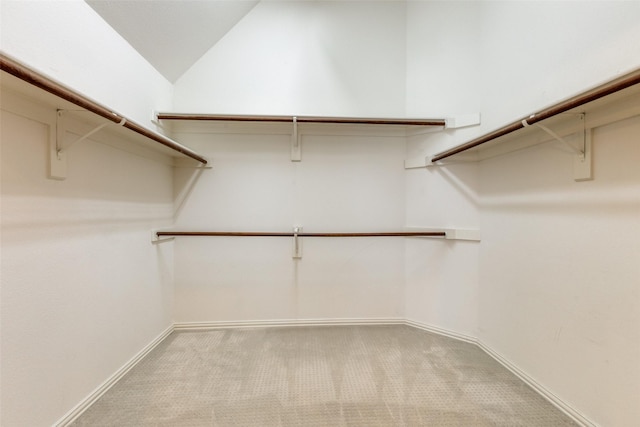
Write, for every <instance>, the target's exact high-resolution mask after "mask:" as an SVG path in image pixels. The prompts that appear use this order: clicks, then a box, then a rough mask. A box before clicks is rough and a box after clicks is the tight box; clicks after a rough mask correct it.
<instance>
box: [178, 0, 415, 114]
mask: <svg viewBox="0 0 640 427" xmlns="http://www.w3.org/2000/svg"><path fill="white" fill-rule="evenodd" d="M404 23H405V5H404V3H403V2H376V1H372V2H324V1H323V2H291V1H289V2H287V1H278V2H261V3H259V4H258V5H257V6H256V7H255V8H254V9H252V10H251V12H249V13H248V14H247V16H245V17H244V19H243V20H242V21H240V22H239V23H238V24H237V25H236V26H235V27H234V28H233V29H231V30H230V31H229V32H228V33H227V34H226V35H225V37H223V38H222V39H221V40H220V41H219V42H218V43H217V44H216V45H215V46H214V47H213V48H211V49H210V50H209V51H208V52H207V53H206V54H205V55H204V56H203V57H202V58H200V60H199V61H198V62H196V63H195V64H194V65H193V66H192V67H191V68H190V69H189V70H188V71H187V72H186V73H184V74H183V75H182V76H181V77H180V78H179V79H178V80H177V81H176V84H175V98H174V106H175V108H176V110H178V111H186V112H210V113H234V114H293V115H305V114H306V115H309V114H310V115H314V114H315V115H329V116H331V115H337V116H340V115H344V116H365V117H366V116H383V117H384V116H403V115H404V110H405V84H404V82H405V38H406V37H405V25H404Z"/></svg>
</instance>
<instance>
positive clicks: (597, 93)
mask: <svg viewBox="0 0 640 427" xmlns="http://www.w3.org/2000/svg"><path fill="white" fill-rule="evenodd" d="M638 83H640V70H636V71H634V72H632V73H630V74H627V75H626V76H624V77H621V78H618V79H615V80H612V81H611V82H608V83H605V84H603V85H601V86H598V87H597V88H595V89H593V90H590V91H587V92H584V93H582V94H580V95H577V96H575V97H573V98H569V99H567V100H566V101H562V102H560V103H558V104H556V105H553V106H552V107H549V108H546V109H544V110H541V111H538V112H537V113H533V114H531V115H529V116H527V117H525V118H522V119H520V120H517V121H515V122H513V123H510V124H508V125H506V126H504V127H501V128H500V129H497V130H495V131H493V132H490V133H487V134H485V135H483V136H480V137H478V138H476V139H473V140H471V141H469V142H467V143H465V144H461V145H459V146H457V147H454V148H451V149H449V150H446V151H443V152H441V153H438V154H436V155H435V156H433V157H432V158H431V161H432V162H437V161H439V160H443V159H446V158H447V157H451V156H453V155H454V154H458V153H461V152H463V151H467V150H469V149H471V148H474V147H477V146H479V145H482V144H484V143H487V142H489V141H492V140H494V139H496V138H499V137H501V136H505V135H508V134H510V133H512V132H515V131H517V130H519V129H522V128H524V127H526V126H529V125H533V124H535V123H538V122H540V121H542V120H545V119H548V118H550V117H553V116H555V115H558V114H560V113H564V112H566V111H569V110H571V109H573V108H577V107H580V106H582V105H584V104H587V103H589V102H592V101H595V100H598V99H600V98H603V97H605V96H607V95H611V94H613V93H616V92H619V91H621V90H623V89H626V88H628V87H631V86H633V85H636V84H638Z"/></svg>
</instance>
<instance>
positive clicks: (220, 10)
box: [85, 0, 258, 83]
mask: <svg viewBox="0 0 640 427" xmlns="http://www.w3.org/2000/svg"><path fill="white" fill-rule="evenodd" d="M85 1H86V3H87V4H88V5H89V6H90V7H91V8H93V9H94V10H95V11H96V12H97V13H98V14H99V15H100V16H102V18H103V19H104V20H105V21H106V22H107V23H108V24H109V25H110V26H111V27H113V29H114V30H116V31H117V32H118V33H119V34H120V35H121V36H122V37H123V38H124V39H125V40H127V41H128V42H129V44H131V46H133V48H134V49H136V50H137V51H138V52H139V53H140V54H141V55H142V56H143V57H144V58H145V59H146V60H147V61H149V63H151V65H153V66H154V67H155V68H156V69H157V70H158V71H159V72H160V73H161V74H162V75H163V76H165V77H166V78H167V80H169V81H170V82H172V83H174V82H175V81H176V80H177V79H178V78H179V77H180V76H181V75H182V74H183V73H184V72H185V71H186V70H188V69H189V68H190V67H191V66H192V65H193V64H194V63H195V62H196V61H197V60H198V59H199V58H200V57H201V56H202V55H204V54H205V53H206V52H207V51H208V50H209V49H210V48H211V47H212V46H213V45H215V44H216V43H217V42H218V40H220V39H221V38H222V37H224V35H225V34H226V33H227V32H228V31H229V30H230V29H231V28H233V26H234V25H236V24H237V23H238V22H239V21H240V20H241V19H242V18H243V17H244V16H245V15H246V14H247V13H249V11H250V10H251V9H252V8H253V7H254V6H255V5H256V4H257V3H258V0H255V1H254V0H213V1H204V0H146V1H142V0H85Z"/></svg>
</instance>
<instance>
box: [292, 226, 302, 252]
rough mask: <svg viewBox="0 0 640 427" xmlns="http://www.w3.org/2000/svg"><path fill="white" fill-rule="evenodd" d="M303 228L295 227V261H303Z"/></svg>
mask: <svg viewBox="0 0 640 427" xmlns="http://www.w3.org/2000/svg"><path fill="white" fill-rule="evenodd" d="M301 233H302V227H293V256H292V258H293V259H302V239H301V238H300V236H299V234H301Z"/></svg>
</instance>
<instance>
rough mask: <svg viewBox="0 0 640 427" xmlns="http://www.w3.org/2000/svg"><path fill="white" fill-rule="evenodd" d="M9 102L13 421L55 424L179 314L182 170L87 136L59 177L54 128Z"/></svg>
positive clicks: (6, 336)
mask: <svg viewBox="0 0 640 427" xmlns="http://www.w3.org/2000/svg"><path fill="white" fill-rule="evenodd" d="M2 108H3V110H2V122H1V133H0V136H1V141H2V145H1V150H2V151H1V153H2V165H1V166H2V167H1V171H2V189H1V191H2V192H1V197H2V211H1V214H2V215H1V218H2V235H1V237H2V268H1V269H2V275H1V277H2V289H1V304H2V313H1V323H2V338H1V339H2V362H1V363H2V379H1V381H2V384H1V385H2V416H1V423H2V425H3V426H34V427H35V426H48V425H51V424H53V423H54V422H55V421H56V420H58V419H59V418H61V417H62V416H63V415H64V414H65V413H66V412H67V411H69V410H70V409H71V408H73V407H74V406H75V405H76V404H77V403H78V402H80V401H81V400H82V399H84V398H85V397H86V396H88V395H89V394H90V393H91V392H92V391H93V390H94V389H95V388H96V387H98V386H99V385H100V384H101V383H103V382H104V381H105V380H106V379H107V378H108V377H109V376H111V375H112V374H114V373H115V372H116V371H117V370H118V369H120V368H121V367H122V366H123V365H124V364H125V362H127V361H128V360H129V359H131V358H132V357H133V356H134V355H135V354H136V353H138V352H139V351H140V350H141V349H142V348H143V347H145V346H146V345H147V344H149V343H150V342H151V341H152V340H153V339H154V338H156V337H157V336H158V335H159V334H160V333H161V332H163V331H164V330H166V329H167V328H168V327H169V326H170V325H171V324H172V317H171V310H172V297H173V294H172V271H173V258H172V248H171V247H168V246H166V247H165V246H163V247H161V246H153V245H151V244H150V238H151V231H150V230H151V229H153V228H154V227H159V226H163V225H164V226H166V225H167V224H169V223H171V220H172V216H173V197H172V189H173V186H172V169H171V167H170V166H168V165H166V164H165V163H162V162H158V161H155V160H151V159H147V158H144V157H139V156H135V155H132V154H129V153H126V152H124V151H120V150H118V149H115V148H113V147H110V146H107V145H104V144H99V143H94V142H93V141H84V142H81V143H78V144H77V145H74V146H73V147H72V148H71V149H70V150H69V151H68V167H69V170H68V177H67V179H66V180H64V181H57V180H51V179H48V178H47V165H48V161H49V160H48V156H49V145H48V144H49V143H48V138H49V126H48V125H46V124H44V123H43V122H42V121H40V120H39V119H31V118H27V117H25V116H23V115H22V112H21V115H17V114H14V113H12V112H8V111H13V110H12V108H13V105H12V103H10V102H8V98H7V94H6V93H3V98H2ZM35 109H37V108H36V107H34V111H35ZM50 113H51V115H52V116H53V117H55V110H51V111H50ZM34 117H38V116H37V115H36V116H34ZM54 123H55V122H54Z"/></svg>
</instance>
